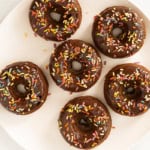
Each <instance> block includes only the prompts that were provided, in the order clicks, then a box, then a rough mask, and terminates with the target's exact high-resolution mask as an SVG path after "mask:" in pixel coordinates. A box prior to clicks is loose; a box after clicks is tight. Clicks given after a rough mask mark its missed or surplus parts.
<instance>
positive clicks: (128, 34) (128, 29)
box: [92, 6, 146, 58]
mask: <svg viewBox="0 0 150 150" xmlns="http://www.w3.org/2000/svg"><path fill="white" fill-rule="evenodd" d="M92 35H93V40H94V42H95V45H96V46H97V48H98V49H99V50H100V51H101V52H102V53H104V54H105V55H107V56H109V57H112V58H123V57H129V56H131V55H133V54H134V53H136V52H137V51H139V49H140V48H141V47H142V46H143V43H144V39H145V37H146V31H145V25H144V21H143V19H142V18H141V17H140V16H139V14H137V13H136V12H135V11H134V10H132V9H130V8H128V7H124V6H113V7H109V8H107V9H105V10H104V11H102V12H101V13H100V14H99V15H98V16H96V17H95V21H94V24H93V33H92Z"/></svg>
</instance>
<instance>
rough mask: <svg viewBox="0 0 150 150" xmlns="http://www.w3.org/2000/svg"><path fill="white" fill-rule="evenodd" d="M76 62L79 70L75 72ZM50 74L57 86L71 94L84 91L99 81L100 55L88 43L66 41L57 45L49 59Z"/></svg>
mask: <svg viewBox="0 0 150 150" xmlns="http://www.w3.org/2000/svg"><path fill="white" fill-rule="evenodd" d="M74 61H77V62H79V63H80V64H81V69H79V70H75V69H74V68H73V67H72V63H73V62H74ZM49 69H50V74H51V76H52V78H53V80H54V81H55V82H56V84H57V85H58V86H60V87H61V88H63V89H64V90H67V91H71V92H80V91H85V90H87V89H89V88H90V87H92V86H93V85H94V84H95V83H96V81H97V80H98V79H99V77H100V74H101V70H102V62H101V58H100V55H99V54H98V52H97V51H96V50H95V49H94V47H93V46H91V45H90V44H89V43H86V42H84V41H81V40H68V41H65V42H64V43H62V44H61V45H59V46H58V47H57V48H56V49H55V52H54V53H53V54H52V56H51V59H50V65H49Z"/></svg>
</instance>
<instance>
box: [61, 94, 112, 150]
mask: <svg viewBox="0 0 150 150" xmlns="http://www.w3.org/2000/svg"><path fill="white" fill-rule="evenodd" d="M58 124H59V128H60V132H61V134H62V136H63V137H64V139H65V140H66V141H67V142H68V143H69V144H70V145H73V146H75V147H77V148H80V149H91V148H94V147H96V146H97V145H99V144H101V143H102V142H103V141H104V140H105V139H106V138H107V137H108V135H109V133H110V130H111V126H112V121H111V116H110V114H109V112H108V110H107V108H106V107H105V106H104V104H102V103H101V102H100V101H99V100H98V99H97V98H94V97H91V96H82V97H78V98H74V99H73V100H71V101H69V102H68V103H67V104H66V105H65V107H64V108H63V109H62V111H61V114H60V117H59V120H58Z"/></svg>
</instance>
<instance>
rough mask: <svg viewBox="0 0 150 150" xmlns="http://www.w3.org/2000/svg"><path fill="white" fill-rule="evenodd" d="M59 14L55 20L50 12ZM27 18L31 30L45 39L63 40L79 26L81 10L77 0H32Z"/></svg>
mask: <svg viewBox="0 0 150 150" xmlns="http://www.w3.org/2000/svg"><path fill="white" fill-rule="evenodd" d="M52 12H53V13H58V14H60V15H61V17H60V20H59V21H56V20H54V19H53V18H52V17H51V15H50V14H51V13H52ZM29 19H30V23H31V26H32V29H33V31H34V32H35V33H36V34H38V35H39V36H41V37H43V38H44V39H46V40H53V41H64V40H66V39H67V38H69V37H70V36H71V35H72V34H73V33H74V32H75V31H76V30H77V29H78V28H79V26H80V23H81V19H82V12H81V8H80V5H79V2H78V0H70V1H68V0H63V1H57V0H34V1H33V2H32V5H31V8H30V13H29Z"/></svg>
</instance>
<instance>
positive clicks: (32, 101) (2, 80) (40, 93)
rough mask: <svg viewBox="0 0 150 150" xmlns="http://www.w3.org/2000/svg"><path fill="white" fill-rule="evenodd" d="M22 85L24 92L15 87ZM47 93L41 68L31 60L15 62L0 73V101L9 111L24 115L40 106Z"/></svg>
mask: <svg viewBox="0 0 150 150" xmlns="http://www.w3.org/2000/svg"><path fill="white" fill-rule="evenodd" d="M19 84H22V85H24V87H25V92H20V91H19V90H18V89H17V86H18V85H19ZM47 95H48V82H47V80H46V78H45V76H44V74H43V72H42V71H41V69H40V68H39V67H38V66H37V65H35V64H33V63H32V62H17V63H13V64H11V65H9V66H7V67H6V68H5V69H4V70H2V72H1V74H0V102H1V104H2V105H3V106H4V107H5V108H6V109H8V110H9V111H11V112H13V113H16V114H19V115H26V114H30V113H32V112H34V111H36V110H37V109H38V108H40V107H41V106H42V105H43V103H44V102H45V100H46V97H47Z"/></svg>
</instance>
